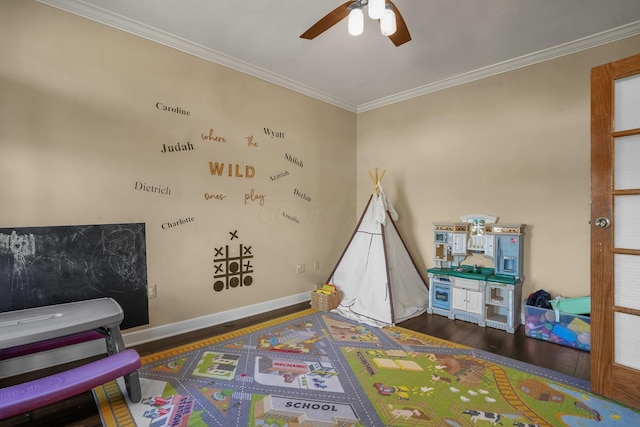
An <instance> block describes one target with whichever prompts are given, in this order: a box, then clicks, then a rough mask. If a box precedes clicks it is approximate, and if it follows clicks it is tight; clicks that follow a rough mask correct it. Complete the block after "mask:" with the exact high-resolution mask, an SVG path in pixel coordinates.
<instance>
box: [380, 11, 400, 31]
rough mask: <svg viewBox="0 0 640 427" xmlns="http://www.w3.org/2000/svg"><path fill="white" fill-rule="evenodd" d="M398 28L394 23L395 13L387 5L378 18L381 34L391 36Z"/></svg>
mask: <svg viewBox="0 0 640 427" xmlns="http://www.w3.org/2000/svg"><path fill="white" fill-rule="evenodd" d="M397 29H398V27H397V25H396V14H395V13H393V10H391V8H389V7H387V8H386V9H385V10H384V13H383V14H382V18H380V32H381V33H382V35H383V36H391V35H393V34H395V32H396V30H397Z"/></svg>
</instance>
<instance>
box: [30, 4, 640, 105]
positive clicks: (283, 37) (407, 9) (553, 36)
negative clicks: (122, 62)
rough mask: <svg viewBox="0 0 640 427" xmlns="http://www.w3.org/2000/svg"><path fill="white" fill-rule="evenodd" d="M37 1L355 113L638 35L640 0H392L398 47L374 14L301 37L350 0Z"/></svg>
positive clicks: (639, 32) (342, 22)
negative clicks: (358, 23)
mask: <svg viewBox="0 0 640 427" xmlns="http://www.w3.org/2000/svg"><path fill="white" fill-rule="evenodd" d="M38 1H40V2H41V3H45V4H49V5H51V6H54V7H57V8H60V9H63V10H66V11H69V12H72V13H75V14H78V15H81V16H84V17H86V18H89V19H92V20H95V21H98V22H101V23H104V24H106V25H110V26H112V27H115V28H118V29H121V30H124V31H127V32H130V33H133V34H136V35H139V36H142V37H145V38H148V39H151V40H154V41H157V42H159V43H162V44H165V45H168V46H171V47H174V48H177V49H180V50H182V51H186V52H189V53H191V54H194V55H197V56H200V57H202V58H205V59H208V60H211V61H213V62H216V63H219V64H222V65H225V66H228V67H230V68H233V69H236V70H239V71H242V72H245V73H247V74H251V75H254V76H256V77H259V78H262V79H264V80H267V81H270V82H273V83H276V84H279V85H282V86H284V87H288V88H291V89H293V90H296V91H298V92H301V93H304V94H307V95H309V96H312V97H315V98H318V99H321V100H323V101H326V102H328V103H330V104H333V105H336V106H339V107H341V108H344V109H347V110H350V111H354V112H362V111H367V110H370V109H373V108H378V107H380V106H383V105H388V104H390V103H393V102H398V101H401V100H404V99H408V98H411V97H414V96H418V95H422V94H425V93H429V92H433V91H435V90H440V89H443V88H446V87H451V86H453V85H456V84H460V83H464V82H467V81H471V80H475V79H478V78H482V77H486V76H489V75H493V74H496V73H500V72H504V71H507V70H510V69H514V68H518V67H522V66H526V65H529V64H532V63H535V62H539V61H543V60H546V59H550V58H554V57H557V56H561V55H565V54H569V53H572V52H576V51H579V50H582V49H587V48H590V47H593V46H597V45H600V44H603V43H608V42H611V41H615V40H618V39H621V38H625V37H629V36H633V35H637V34H640V0H393V1H394V3H395V5H396V6H397V8H398V9H399V10H400V12H401V13H402V16H403V17H404V20H405V21H406V23H407V26H408V27H409V32H410V33H411V37H412V40H411V41H410V42H408V43H405V44H404V45H402V46H400V47H395V46H394V45H393V43H391V41H390V40H389V39H388V38H386V37H384V36H382V35H381V34H380V31H379V26H378V24H377V22H375V21H372V20H370V19H369V18H368V17H366V13H365V32H364V34H363V35H361V36H358V37H353V36H350V35H349V34H348V33H347V22H346V21H347V20H346V19H345V20H343V21H341V22H340V23H338V24H337V25H336V26H334V27H332V28H331V29H329V30H328V31H326V32H325V33H323V34H321V35H320V36H318V37H317V38H316V39H314V40H305V39H301V38H300V37H299V36H300V34H302V33H303V32H304V31H306V30H307V29H308V28H309V27H310V26H311V25H313V24H314V23H315V22H316V21H318V20H319V19H320V18H322V17H323V16H324V15H326V14H327V13H329V12H330V11H332V10H333V9H335V8H336V7H338V6H339V5H340V4H342V3H344V1H345V0H109V1H105V0H38ZM638 51H640V46H638Z"/></svg>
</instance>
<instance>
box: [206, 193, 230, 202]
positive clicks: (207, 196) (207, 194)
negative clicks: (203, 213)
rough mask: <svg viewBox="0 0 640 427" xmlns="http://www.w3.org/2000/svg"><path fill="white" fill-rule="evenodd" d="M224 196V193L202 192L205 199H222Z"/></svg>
mask: <svg viewBox="0 0 640 427" xmlns="http://www.w3.org/2000/svg"><path fill="white" fill-rule="evenodd" d="M224 198H225V195H224V194H209V193H204V199H205V200H223V199H224Z"/></svg>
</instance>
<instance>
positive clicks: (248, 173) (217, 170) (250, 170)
mask: <svg viewBox="0 0 640 427" xmlns="http://www.w3.org/2000/svg"><path fill="white" fill-rule="evenodd" d="M226 165H227V174H228V175H229V176H231V177H234V178H253V176H254V175H255V174H256V170H255V168H254V167H253V166H251V165H245V166H244V171H243V172H244V175H243V174H242V172H241V168H240V165H238V164H235V165H234V164H232V163H227V164H226ZM224 166H225V163H218V162H215V163H214V162H209V171H210V172H211V175H218V176H222V173H223V172H224V169H225V167H224Z"/></svg>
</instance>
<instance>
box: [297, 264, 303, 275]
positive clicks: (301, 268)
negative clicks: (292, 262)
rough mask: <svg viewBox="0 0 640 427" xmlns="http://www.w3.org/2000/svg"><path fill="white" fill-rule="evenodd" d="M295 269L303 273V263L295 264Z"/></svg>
mask: <svg viewBox="0 0 640 427" xmlns="http://www.w3.org/2000/svg"><path fill="white" fill-rule="evenodd" d="M296 271H297V272H298V273H304V264H298V265H297V266H296Z"/></svg>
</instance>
